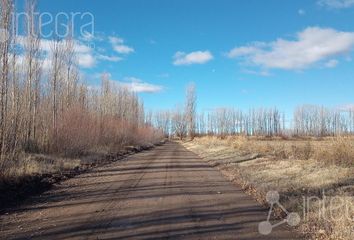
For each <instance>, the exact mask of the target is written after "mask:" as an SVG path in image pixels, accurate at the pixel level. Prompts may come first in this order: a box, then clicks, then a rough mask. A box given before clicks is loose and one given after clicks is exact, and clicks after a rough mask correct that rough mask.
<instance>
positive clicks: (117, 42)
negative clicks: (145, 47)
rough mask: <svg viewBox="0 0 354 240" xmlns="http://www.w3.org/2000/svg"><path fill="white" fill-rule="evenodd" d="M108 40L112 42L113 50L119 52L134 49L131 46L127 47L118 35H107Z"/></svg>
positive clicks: (125, 52) (122, 52)
mask: <svg viewBox="0 0 354 240" xmlns="http://www.w3.org/2000/svg"><path fill="white" fill-rule="evenodd" d="M108 39H109V42H110V43H111V44H112V47H113V49H114V51H116V52H118V53H121V54H129V53H133V52H134V51H135V50H134V48H132V47H129V46H127V45H125V44H124V39H122V38H119V37H114V36H110V37H108Z"/></svg>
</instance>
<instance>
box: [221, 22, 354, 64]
mask: <svg viewBox="0 0 354 240" xmlns="http://www.w3.org/2000/svg"><path fill="white" fill-rule="evenodd" d="M353 47H354V32H341V31H337V30H335V29H331V28H319V27H308V28H306V29H305V30H303V31H302V32H299V33H297V34H296V39H295V40H285V39H281V38H279V39H277V40H276V41H273V42H269V43H265V42H256V43H251V44H249V45H248V46H241V47H236V48H234V49H232V50H230V51H229V52H228V54H227V56H228V57H230V58H239V59H241V60H242V61H243V62H244V63H245V64H248V65H253V66H259V67H262V68H265V69H271V68H277V69H286V70H299V69H305V68H308V67H310V66H312V65H313V64H315V63H318V62H322V61H326V60H327V61H328V60H329V59H331V58H333V57H336V56H339V55H348V54H349V53H350V51H351V50H352V49H353ZM332 65H334V62H332Z"/></svg>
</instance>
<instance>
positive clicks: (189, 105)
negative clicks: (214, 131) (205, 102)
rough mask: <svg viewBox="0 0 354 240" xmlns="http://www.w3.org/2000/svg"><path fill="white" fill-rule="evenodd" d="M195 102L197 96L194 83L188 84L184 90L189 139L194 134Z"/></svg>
mask: <svg viewBox="0 0 354 240" xmlns="http://www.w3.org/2000/svg"><path fill="white" fill-rule="evenodd" d="M196 103H197V96H196V92H195V85H194V84H190V85H188V86H187V90H186V102H185V104H186V105H185V109H186V110H185V114H186V116H185V118H186V121H187V129H188V135H189V137H190V138H191V139H193V138H194V136H195V128H196Z"/></svg>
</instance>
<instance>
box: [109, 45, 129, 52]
mask: <svg viewBox="0 0 354 240" xmlns="http://www.w3.org/2000/svg"><path fill="white" fill-rule="evenodd" d="M113 49H114V51H116V52H118V53H122V54H129V53H132V52H134V49H133V48H131V47H128V46H127V45H115V46H113Z"/></svg>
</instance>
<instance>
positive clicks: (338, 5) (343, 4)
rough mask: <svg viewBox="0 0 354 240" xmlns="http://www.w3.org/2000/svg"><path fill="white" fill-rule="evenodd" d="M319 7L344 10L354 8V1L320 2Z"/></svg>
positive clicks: (330, 0)
mask: <svg viewBox="0 0 354 240" xmlns="http://www.w3.org/2000/svg"><path fill="white" fill-rule="evenodd" d="M317 3H318V5H320V6H322V7H328V8H334V9H343V8H350V7H353V6H354V0H318V1H317Z"/></svg>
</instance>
